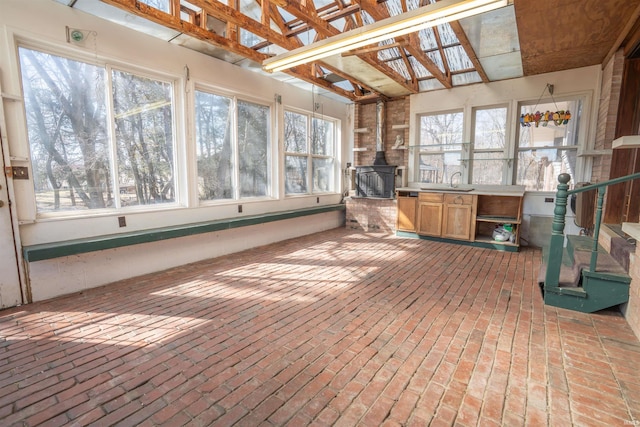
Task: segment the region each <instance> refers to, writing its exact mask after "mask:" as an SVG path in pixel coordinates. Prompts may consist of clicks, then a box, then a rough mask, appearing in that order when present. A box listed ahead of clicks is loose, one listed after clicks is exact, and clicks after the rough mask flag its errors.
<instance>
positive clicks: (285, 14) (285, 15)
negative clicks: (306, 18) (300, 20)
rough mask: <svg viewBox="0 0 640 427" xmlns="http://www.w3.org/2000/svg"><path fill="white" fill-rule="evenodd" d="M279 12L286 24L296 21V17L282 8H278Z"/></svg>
mask: <svg viewBox="0 0 640 427" xmlns="http://www.w3.org/2000/svg"><path fill="white" fill-rule="evenodd" d="M278 12H279V13H280V16H282V19H283V20H284V22H289V21H292V20H294V19H296V17H295V16H293V15H292V14H290V13H289V12H287V11H286V10H284V9H283V8H281V7H280V6H278Z"/></svg>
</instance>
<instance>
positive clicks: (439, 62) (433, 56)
mask: <svg viewBox="0 0 640 427" xmlns="http://www.w3.org/2000/svg"><path fill="white" fill-rule="evenodd" d="M427 56H428V57H429V58H431V60H432V61H433V62H434V63H435V64H436V66H437V67H438V68H439V69H440V71H442V72H444V63H443V62H442V57H441V56H440V52H438V51H437V50H436V51H433V52H427Z"/></svg>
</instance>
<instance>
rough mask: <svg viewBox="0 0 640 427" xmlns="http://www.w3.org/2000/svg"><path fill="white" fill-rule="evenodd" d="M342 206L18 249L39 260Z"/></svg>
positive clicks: (339, 209) (255, 223)
mask: <svg viewBox="0 0 640 427" xmlns="http://www.w3.org/2000/svg"><path fill="white" fill-rule="evenodd" d="M345 209H346V207H345V205H344V204H337V205H327V206H319V207H314V208H309V209H297V210H292V211H282V212H275V213H269V214H262V215H252V216H244V217H239V218H228V219H221V220H216V221H208V222H200V223H196V224H184V225H177V226H172V227H163V228H156V229H152V230H142V231H135V232H131V233H122V234H113V235H108V236H98V237H91V238H86V239H75V240H67V241H63V242H53V243H43V244H39V245H30V246H24V247H23V248H22V254H23V256H24V259H25V260H26V261H28V262H33V261H43V260H47V259H53V258H60V257H64V256H69V255H78V254H82V253H87V252H95V251H101V250H105V249H114V248H119V247H123V246H131V245H137V244H140V243H150V242H157V241H160V240H167V239H175V238H178V237H186V236H193V235H196V234H202V233H211V232H214V231H220V230H229V229H233V228H239V227H247V226H250V225H258V224H265V223H268V222H273V221H282V220H286V219H292V218H299V217H303V216H308V215H317V214H322V213H326V212H335V211H344V210H345Z"/></svg>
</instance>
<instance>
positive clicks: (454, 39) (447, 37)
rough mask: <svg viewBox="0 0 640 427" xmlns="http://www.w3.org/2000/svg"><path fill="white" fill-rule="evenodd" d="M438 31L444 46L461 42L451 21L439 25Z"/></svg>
mask: <svg viewBox="0 0 640 427" xmlns="http://www.w3.org/2000/svg"><path fill="white" fill-rule="evenodd" d="M438 33H439V34H440V41H441V42H442V45H443V46H449V45H452V44H456V43H460V41H459V40H458V36H456V33H454V32H453V29H452V28H451V25H449V23H444V24H442V25H438Z"/></svg>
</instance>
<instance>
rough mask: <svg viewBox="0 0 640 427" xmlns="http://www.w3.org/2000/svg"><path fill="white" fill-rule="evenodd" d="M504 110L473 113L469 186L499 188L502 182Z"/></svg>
mask: <svg viewBox="0 0 640 427" xmlns="http://www.w3.org/2000/svg"><path fill="white" fill-rule="evenodd" d="M506 126H507V108H506V107H497V108H483V109H477V110H475V111H474V128H473V138H472V141H473V144H472V157H471V160H470V163H471V182H472V183H473V184H489V185H500V184H502V182H503V172H504V169H505V165H506V164H507V162H506V157H507V153H506V152H505V150H506V147H507V140H506Z"/></svg>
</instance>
